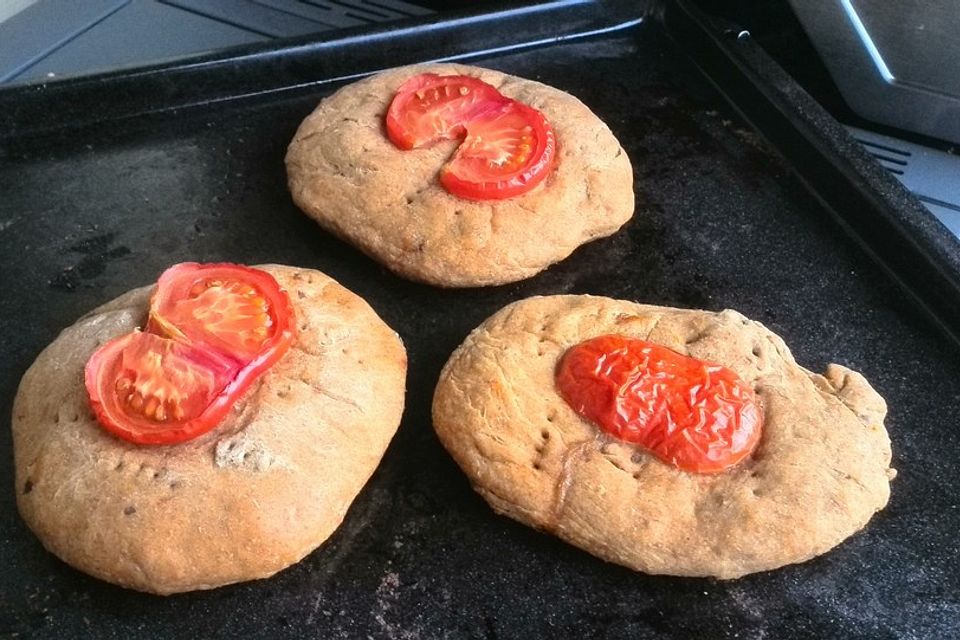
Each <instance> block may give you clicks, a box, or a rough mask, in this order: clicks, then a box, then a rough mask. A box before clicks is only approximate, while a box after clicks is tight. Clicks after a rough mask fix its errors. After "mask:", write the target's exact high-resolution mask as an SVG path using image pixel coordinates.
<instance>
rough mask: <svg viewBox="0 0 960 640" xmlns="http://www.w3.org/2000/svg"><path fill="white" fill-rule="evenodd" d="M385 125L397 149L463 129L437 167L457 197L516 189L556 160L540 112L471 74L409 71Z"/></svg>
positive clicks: (493, 195)
mask: <svg viewBox="0 0 960 640" xmlns="http://www.w3.org/2000/svg"><path fill="white" fill-rule="evenodd" d="M386 126H387V136H388V137H389V138H390V140H391V141H392V142H393V143H394V144H395V145H396V146H398V147H399V148H401V149H414V148H416V147H422V146H425V145H428V144H431V143H433V142H437V141H438V140H452V139H456V138H460V137H463V136H466V137H465V140H464V141H463V144H461V145H460V147H459V149H458V150H457V153H456V154H455V155H454V157H453V159H452V160H451V161H450V162H449V163H448V164H447V165H445V166H444V167H443V169H442V171H441V173H440V183H441V184H442V185H443V187H444V188H445V189H446V190H447V191H449V192H450V193H452V194H454V195H456V196H459V197H461V198H467V199H471V200H493V199H502V198H511V197H513V196H517V195H520V194H522V193H525V192H527V191H529V190H530V189H532V188H534V187H535V186H537V185H538V184H539V183H540V182H542V181H543V179H544V178H546V177H547V175H548V174H549V173H550V171H551V169H553V166H554V164H555V162H556V155H557V141H556V136H555V135H554V133H553V129H552V128H551V127H550V124H549V123H548V122H547V120H546V118H545V117H544V115H543V114H542V113H541V112H539V111H537V110H536V109H534V108H532V107H529V106H527V105H525V104H523V103H520V102H517V101H516V100H511V99H510V98H507V97H506V96H504V95H503V94H501V93H500V92H499V91H497V90H496V89H495V88H493V87H492V86H490V85H489V84H487V83H485V82H483V81H481V80H478V79H477V78H471V77H469V76H438V75H436V74H432V73H426V74H422V75H419V76H414V77H413V78H410V79H409V80H407V81H406V82H405V83H404V84H403V85H402V86H401V87H400V89H399V90H398V91H397V94H396V96H394V98H393V101H392V102H391V103H390V108H389V109H388V111H387V117H386Z"/></svg>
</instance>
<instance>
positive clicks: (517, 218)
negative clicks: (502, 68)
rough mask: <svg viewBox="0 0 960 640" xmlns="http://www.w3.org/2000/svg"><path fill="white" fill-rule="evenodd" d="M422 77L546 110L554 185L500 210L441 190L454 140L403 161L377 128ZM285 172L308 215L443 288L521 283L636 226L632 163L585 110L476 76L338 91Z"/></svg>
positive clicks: (486, 73)
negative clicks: (469, 82)
mask: <svg viewBox="0 0 960 640" xmlns="http://www.w3.org/2000/svg"><path fill="white" fill-rule="evenodd" d="M427 72H429V73H436V74H439V75H453V74H462V75H470V76H476V77H478V78H480V79H481V80H483V81H485V82H487V83H489V84H491V85H493V86H494V87H496V88H497V89H499V90H500V91H501V92H502V93H503V94H504V95H506V96H508V97H510V98H514V99H516V100H519V101H521V102H524V103H526V104H529V105H531V106H533V107H535V108H537V109H539V110H540V111H542V112H543V113H544V114H545V115H546V117H547V120H548V121H549V122H550V123H551V124H552V126H553V128H554V131H555V133H556V137H557V145H558V155H557V164H556V167H555V168H554V170H553V172H552V173H551V174H550V176H548V177H547V179H546V180H544V182H543V183H541V184H540V185H538V186H537V187H535V188H534V189H533V190H531V191H530V192H528V193H526V194H523V195H521V196H517V197H514V198H508V199H506V200H487V201H480V202H478V201H472V200H465V199H462V198H458V197H457V196H454V195H452V194H450V193H448V192H447V191H445V190H444V189H443V187H441V186H440V183H439V174H440V168H441V167H442V166H443V164H444V163H445V162H446V161H447V160H448V159H449V158H450V157H451V156H452V155H453V152H454V150H455V149H456V147H457V146H458V144H459V141H453V140H451V141H444V142H441V143H438V144H436V145H433V146H431V147H428V148H423V149H413V150H410V151H402V150H400V149H398V148H397V147H395V146H394V145H393V143H391V142H390V140H389V139H388V138H387V136H386V132H385V128H384V124H383V123H384V117H385V115H386V112H387V108H388V107H389V105H390V102H391V100H392V99H393V96H394V93H395V92H396V90H397V89H398V88H399V87H400V85H401V84H403V83H404V82H405V81H406V80H407V79H408V78H410V77H412V76H414V75H417V74H420V73H427ZM286 163H287V176H288V182H289V186H290V192H291V194H292V195H293V200H294V202H296V204H297V206H299V207H300V208H301V209H302V210H303V211H305V212H306V213H307V215H309V216H310V217H311V218H313V219H314V220H316V221H317V222H319V223H320V225H321V226H322V227H324V228H325V229H327V230H329V231H331V232H332V233H334V234H336V235H337V236H339V237H341V238H343V239H345V240H347V241H348V242H351V243H353V244H354V245H356V246H357V247H359V248H360V249H361V250H362V251H364V252H365V253H366V254H368V255H369V256H371V257H372V258H374V259H376V260H378V261H379V262H381V263H383V264H384V265H386V266H387V267H388V268H390V269H391V270H393V271H394V272H396V273H397V274H399V275H401V276H404V277H406V278H410V279H413V280H418V281H421V282H426V283H430V284H434V285H439V286H446V287H469V286H481V285H494V284H502V283H506V282H513V281H516V280H522V279H523V278H528V277H530V276H532V275H534V274H536V273H539V272H540V271H542V270H543V269H546V268H547V267H548V266H550V265H551V264H553V263H555V262H558V261H560V260H562V259H564V258H566V257H567V256H568V255H570V253H571V252H573V250H574V249H576V248H577V247H578V246H580V245H582V244H584V243H586V242H589V241H591V240H594V239H597V238H601V237H604V236H608V235H611V234H612V233H614V232H615V231H617V229H619V228H620V227H621V226H622V225H623V224H624V223H625V222H626V221H627V220H629V219H630V217H631V216H632V215H633V204H634V200H633V170H632V168H631V166H630V160H629V159H628V158H627V154H626V153H625V152H624V150H623V149H622V148H621V146H620V144H619V143H618V142H617V140H616V138H615V137H614V136H613V134H612V133H611V132H610V129H608V128H607V126H606V125H605V124H604V123H603V122H602V121H601V120H600V119H599V118H597V116H595V115H594V114H593V113H592V112H591V111H590V109H588V108H587V107H586V106H585V105H584V104H583V103H582V102H580V101H579V100H577V99H576V98H574V97H573V96H571V95H569V94H567V93H564V92H562V91H560V90H558V89H554V88H553V87H549V86H547V85H544V84H541V83H539V82H534V81H532V80H525V79H523V78H517V77H514V76H509V75H506V74H503V73H500V72H498V71H491V70H488V69H481V68H478V67H469V66H463V65H455V64H432V65H418V66H413V67H403V68H399V69H394V70H392V71H388V72H386V73H382V74H380V75H376V76H373V77H370V78H367V79H365V80H361V81H360V82H357V83H355V84H351V85H349V86H347V87H344V88H343V89H340V90H339V91H337V92H336V93H335V94H333V95H332V96H330V97H328V98H326V99H325V100H323V101H322V102H321V103H320V105H319V106H318V107H317V108H316V110H315V111H314V112H313V113H311V114H310V116H309V117H308V118H307V119H306V120H304V121H303V124H301V125H300V128H299V130H298V131H297V133H296V135H295V136H294V138H293V141H292V142H291V143H290V147H289V149H288V151H287V158H286Z"/></svg>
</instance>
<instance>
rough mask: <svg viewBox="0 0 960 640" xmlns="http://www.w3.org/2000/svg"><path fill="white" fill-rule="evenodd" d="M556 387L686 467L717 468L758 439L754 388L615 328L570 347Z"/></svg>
mask: <svg viewBox="0 0 960 640" xmlns="http://www.w3.org/2000/svg"><path fill="white" fill-rule="evenodd" d="M556 383H557V388H558V390H559V391H560V395H561V396H563V398H564V400H566V402H567V404H569V405H570V406H571V407H572V408H573V409H574V411H576V412H577V413H579V414H580V415H582V416H583V417H585V418H587V419H588V420H590V421H591V422H593V423H595V424H596V425H598V426H599V427H600V428H601V429H602V430H603V431H605V432H606V433H609V434H610V435H612V436H614V437H616V438H619V439H621V440H625V441H627V442H634V443H637V444H639V445H641V446H643V447H644V448H646V449H647V450H649V451H650V452H651V453H652V454H654V455H655V456H657V457H658V458H660V459H661V460H663V461H664V462H667V463H670V464H673V465H675V466H677V467H679V468H681V469H684V470H686V471H693V472H696V473H717V472H719V471H723V470H724V469H727V468H729V467H731V466H733V465H735V464H737V463H738V462H740V461H741V460H743V459H744V458H746V457H747V456H748V455H750V453H751V452H752V451H753V449H754V448H755V447H756V446H757V443H758V442H759V440H760V432H761V426H762V425H761V422H762V419H761V415H762V414H761V412H760V409H759V408H758V406H757V402H756V397H755V395H754V392H753V389H751V388H750V386H749V385H748V384H747V383H745V382H744V381H743V380H741V379H740V378H739V377H738V376H737V374H736V373H734V372H733V371H731V370H730V369H727V368H726V367H722V366H720V365H717V364H712V363H709V362H705V361H703V360H698V359H696V358H691V357H688V356H684V355H681V354H679V353H677V352H675V351H671V350H670V349H667V348H665V347H662V346H660V345H656V344H654V343H651V342H646V341H644V340H636V339H631V338H625V337H622V336H616V335H607V336H600V337H598V338H593V339H591V340H587V341H585V342H582V343H580V344H578V345H576V346H574V347H572V348H571V349H569V350H568V351H567V352H566V353H565V354H564V355H563V358H562V359H561V361H560V364H559V366H558V367H557V372H556Z"/></svg>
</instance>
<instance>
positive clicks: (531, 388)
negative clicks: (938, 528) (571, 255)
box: [433, 296, 895, 578]
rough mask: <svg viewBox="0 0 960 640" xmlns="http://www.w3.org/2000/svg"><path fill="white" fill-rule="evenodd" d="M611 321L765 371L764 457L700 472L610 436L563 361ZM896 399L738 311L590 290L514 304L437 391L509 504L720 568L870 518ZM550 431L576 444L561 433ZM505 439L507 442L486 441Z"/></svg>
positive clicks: (559, 525) (472, 455) (572, 532)
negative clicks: (564, 381) (579, 399)
mask: <svg viewBox="0 0 960 640" xmlns="http://www.w3.org/2000/svg"><path fill="white" fill-rule="evenodd" d="M606 333H621V334H623V335H626V336H628V337H636V338H647V339H650V340H651V341H654V342H657V343H659V344H662V345H663V346H666V347H668V348H671V349H674V350H676V351H678V352H679V353H687V354H689V355H690V356H692V357H696V358H700V359H703V360H709V361H712V362H717V363H719V364H721V365H724V366H726V367H728V368H730V369H732V370H733V371H734V372H735V373H737V374H738V375H739V376H740V377H741V378H742V379H744V380H745V381H750V382H752V384H753V385H754V387H755V389H757V392H758V394H759V399H760V402H761V405H762V408H763V411H764V416H765V423H764V430H763V435H762V436H761V440H760V444H759V445H758V447H757V449H756V450H755V451H754V453H753V454H752V456H751V457H750V458H748V459H747V460H745V461H744V462H742V463H741V464H739V465H737V466H735V467H733V468H731V469H729V470H727V471H725V472H723V473H720V474H715V475H698V474H691V473H687V472H684V471H681V470H679V469H676V468H675V467H672V466H670V465H668V464H665V463H663V462H661V461H660V460H658V459H656V458H655V457H654V456H652V455H650V454H649V453H647V452H645V451H644V450H643V449H642V448H640V447H637V446H634V445H631V444H629V443H625V442H621V441H617V440H615V439H611V438H605V439H601V438H599V436H598V433H599V432H598V430H597V429H596V428H595V427H594V426H593V425H591V424H590V423H589V422H587V421H586V420H584V419H583V418H581V417H580V416H579V415H578V414H576V413H575V412H574V411H573V410H572V409H571V408H570V407H569V406H568V405H567V404H566V403H565V402H564V401H563V399H562V398H561V397H560V396H559V395H558V394H557V392H556V390H555V386H554V371H555V367H556V363H557V362H558V360H559V358H560V356H561V355H562V354H563V353H564V352H565V351H566V349H568V348H569V347H571V346H573V345H575V344H577V343H579V342H581V341H583V340H586V339H588V338H590V337H594V336H597V335H603V334H606ZM503 372H509V375H504V373H503ZM493 382H495V384H492V383H493ZM885 414H886V405H885V404H884V403H883V399H882V398H881V397H880V396H879V395H878V394H877V393H876V392H875V391H874V390H873V389H872V388H871V387H870V386H869V384H868V383H867V382H866V380H865V379H863V376H861V375H860V374H858V373H856V372H852V371H850V370H849V369H846V368H844V367H840V366H839V365H830V366H829V367H827V371H826V375H825V376H819V375H816V374H811V373H810V372H808V371H806V370H805V369H803V368H802V367H800V366H799V365H797V363H796V362H795V361H794V360H793V356H792V355H791V353H790V351H789V349H787V347H786V345H784V344H783V341H782V340H781V339H780V338H779V337H777V336H776V335H775V334H773V333H771V332H770V331H769V330H768V329H766V328H765V327H764V326H763V325H761V324H760V323H757V322H754V321H751V320H749V319H747V318H745V317H743V316H742V315H740V314H739V313H736V312H734V311H729V310H728V311H723V312H720V313H712V312H707V311H694V310H682V309H671V308H664V307H654V306H649V305H641V304H635V303H630V302H624V301H617V300H612V299H609V298H600V297H592V296H551V297H535V298H529V299H527V300H523V301H520V302H517V303H514V304H512V305H509V306H508V307H505V308H504V309H502V310H501V311H499V312H498V313H496V314H495V315H494V316H492V317H491V318H489V319H488V320H487V321H485V322H484V323H483V324H482V325H480V326H479V327H478V328H477V329H475V330H474V331H473V332H472V333H471V334H470V336H469V337H468V338H467V339H466V340H465V341H464V343H463V345H461V346H460V347H459V348H458V349H457V350H456V351H455V352H454V354H453V355H452V356H451V357H450V360H449V361H448V362H447V364H446V366H445V367H444V369H443V372H442V373H441V376H440V380H439V382H438V385H437V389H436V392H435V394H434V401H433V420H434V427H435V429H436V431H437V434H438V436H439V438H440V440H441V442H442V443H443V444H444V446H445V447H446V448H447V450H448V451H449V452H450V454H451V455H452V456H453V457H454V459H455V460H456V461H457V463H458V464H459V465H460V466H461V467H462V468H463V470H464V471H465V473H466V474H467V475H468V476H469V477H470V480H471V482H472V483H473V485H474V486H475V487H476V488H477V489H478V491H480V492H481V494H483V495H484V496H485V497H487V498H488V500H489V501H490V502H491V504H492V505H493V506H494V507H495V508H496V509H497V510H498V511H500V512H503V513H506V514H507V515H510V516H511V517H514V518H516V519H517V520H520V521H521V522H524V523H526V524H528V525H531V526H533V527H536V528H539V529H543V530H547V531H550V532H553V533H555V534H556V535H558V536H559V537H561V538H563V539H564V540H567V541H568V542H570V543H572V544H574V545H577V546H579V547H582V548H584V549H586V550H587V551H590V552H591V553H594V554H595V555H598V556H599V557H601V558H604V559H606V560H609V561H612V562H616V563H619V564H623V565H625V566H628V567H631V568H634V569H636V570H639V571H645V572H648V573H662V574H673V575H688V576H715V577H719V578H735V577H738V576H741V575H744V574H747V573H753V572H757V571H764V570H768V569H773V568H776V567H779V566H783V565H785V564H790V563H795V562H802V561H804V560H807V559H809V558H811V557H813V556H815V555H818V554H821V553H823V552H825V551H827V550H828V549H830V548H832V547H834V546H836V545H837V544H839V543H840V542H841V541H843V540H844V539H845V538H847V537H849V536H850V535H852V534H854V533H855V532H857V531H858V530H860V529H861V528H862V527H864V526H865V525H866V523H867V522H868V521H869V520H870V518H871V517H872V515H873V514H874V513H875V512H877V511H879V510H880V509H882V508H883V507H884V506H885V505H886V503H887V500H888V498H889V491H890V487H889V481H890V479H891V478H892V477H893V475H894V474H895V472H894V471H893V470H892V469H890V467H889V465H890V458H891V452H890V441H889V438H888V436H887V433H886V430H885V428H884V426H883V419H884V417H885ZM548 418H549V419H548ZM544 431H546V432H547V433H548V434H549V442H551V443H552V442H557V443H570V444H569V445H564V446H553V445H550V446H547V445H545V444H544V439H543V437H542V435H541V434H542V433H543V432H544ZM492 438H496V440H497V441H498V442H499V444H498V445H497V447H496V449H495V454H496V455H495V456H493V455H491V453H494V451H492V450H490V449H485V448H478V447H477V446H476V443H477V442H490V441H491V440H490V439H492ZM572 452H576V455H574V454H573V453H572ZM597 454H599V455H597ZM531 460H534V461H535V464H531V463H530V461H531ZM490 496H496V498H495V499H490Z"/></svg>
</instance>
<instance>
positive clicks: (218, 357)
mask: <svg viewBox="0 0 960 640" xmlns="http://www.w3.org/2000/svg"><path fill="white" fill-rule="evenodd" d="M209 282H214V283H216V284H214V285H209V284H208V283H209ZM198 283H199V285H202V286H198ZM192 290H195V293H197V295H195V296H194V298H195V299H196V300H199V301H203V300H206V301H207V302H211V303H213V304H214V306H216V307H217V308H216V309H214V311H215V313H214V316H215V317H214V319H215V320H216V322H215V323H214V324H213V325H204V324H202V323H198V322H197V318H201V319H202V318H205V317H208V316H209V314H206V311H205V310H204V309H203V308H201V307H198V305H196V304H190V305H188V306H187V307H186V310H187V311H190V312H197V311H199V312H200V313H185V312H184V308H183V307H178V306H177V304H178V303H179V302H182V301H184V300H187V301H188V302H189V301H190V298H189V296H190V295H191V291H192ZM238 292H239V293H238ZM261 294H262V295H261ZM261 299H262V304H261ZM251 301H253V302H251ZM220 302H223V304H219V303H220ZM247 308H253V309H255V310H256V311H257V313H256V314H255V315H250V314H247V315H244V314H242V313H241V314H240V317H239V319H235V318H232V317H231V313H233V312H235V311H236V310H237V309H240V310H243V309H247ZM261 311H262V313H261ZM205 314H206V315H205ZM211 328H212V329H213V331H211V330H210V329H211ZM251 329H252V331H251ZM261 329H262V332H258V331H259V330H261ZM231 332H233V334H236V335H241V336H242V337H243V338H244V340H240V341H237V340H236V339H232V338H235V337H236V336H235V335H234V336H231ZM260 333H262V334H263V335H262V337H261V335H260ZM251 336H254V337H255V338H256V340H254V346H255V347H256V349H255V350H252V349H251V340H250V339H248V338H250V337H251ZM295 337H296V323H295V317H294V314H293V309H292V306H291V303H290V300H289V297H288V296H287V295H286V293H285V292H283V291H282V290H281V289H280V287H279V285H278V284H277V282H276V280H274V279H273V277H272V276H270V274H268V273H266V272H264V271H260V270H257V269H250V268H248V267H242V266H240V265H231V264H210V265H201V264H197V263H184V264H180V265H175V266H173V267H171V268H170V269H168V270H167V271H166V272H164V274H163V275H162V276H161V277H160V281H159V282H158V286H157V290H156V292H155V293H154V295H153V296H152V297H151V300H150V315H149V321H148V324H147V327H146V332H140V331H134V332H133V333H130V334H127V335H124V336H121V337H119V338H116V339H114V340H111V341H110V342H108V343H106V344H105V345H103V346H102V347H100V348H99V349H98V350H97V351H96V352H94V354H93V355H92V356H91V357H90V359H89V360H88V361H87V364H86V367H85V369H84V384H85V386H86V389H87V394H88V396H89V399H90V407H91V409H92V411H93V413H94V415H95V416H96V418H97V421H98V422H99V423H100V425H101V426H102V427H103V428H104V429H106V430H107V431H109V432H110V433H112V434H114V435H116V436H118V437H120V438H123V439H125V440H128V441H130V442H134V443H136V444H148V445H156V444H176V443H180V442H184V441H187V440H191V439H193V438H196V437H197V436H200V435H202V434H203V433H206V432H207V431H210V430H211V429H213V428H214V427H216V426H217V425H218V424H219V423H220V422H221V421H222V420H223V418H224V417H226V415H227V414H228V413H229V411H230V409H231V407H232V406H233V404H234V403H235V402H236V400H237V399H238V398H239V397H240V396H241V395H242V394H243V393H244V392H245V391H246V390H247V389H248V388H249V387H250V385H251V384H252V383H253V382H254V381H256V380H257V379H258V378H259V377H260V376H261V375H263V374H264V373H265V372H266V371H267V370H268V369H269V368H270V367H271V366H272V365H273V364H275V363H276V362H277V361H278V360H279V359H280V358H281V357H282V356H283V355H284V354H285V353H286V351H287V350H288V348H289V347H290V345H291V344H292V343H293V340H294V339H295ZM261 338H262V339H261Z"/></svg>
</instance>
